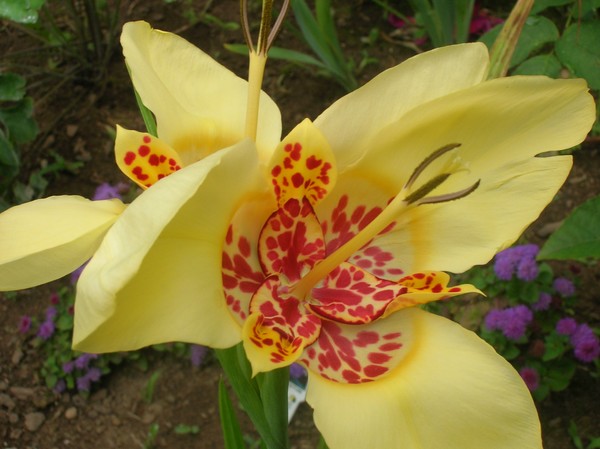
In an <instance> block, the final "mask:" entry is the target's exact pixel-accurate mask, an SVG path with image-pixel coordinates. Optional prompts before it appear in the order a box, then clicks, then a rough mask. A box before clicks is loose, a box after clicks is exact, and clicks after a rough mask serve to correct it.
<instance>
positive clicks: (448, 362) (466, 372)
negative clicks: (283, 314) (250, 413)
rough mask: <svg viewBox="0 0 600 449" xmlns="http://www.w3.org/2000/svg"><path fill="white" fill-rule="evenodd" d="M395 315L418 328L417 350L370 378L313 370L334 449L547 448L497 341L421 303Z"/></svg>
mask: <svg viewBox="0 0 600 449" xmlns="http://www.w3.org/2000/svg"><path fill="white" fill-rule="evenodd" d="M387 320H394V321H395V325H396V327H397V329H398V330H412V332H411V334H412V335H411V337H412V339H413V345H412V346H411V348H410V351H411V352H410V353H409V354H408V355H406V356H405V357H404V358H403V359H401V361H400V363H399V365H398V366H397V367H396V368H395V370H393V371H392V372H391V373H390V374H389V375H388V376H386V377H383V378H381V379H379V380H376V381H374V382H369V383H363V384H344V383H336V382H333V381H329V380H326V379H324V378H322V377H320V376H318V375H315V374H313V373H311V372H310V371H309V381H308V395H307V401H308V403H309V404H310V405H311V406H312V407H313V408H314V419H315V423H316V425H317V427H318V428H319V430H320V431H321V432H322V434H323V436H324V438H325V441H326V442H327V445H328V446H329V448H330V449H364V448H377V449H397V448H407V449H438V448H443V449H481V448H485V449H508V448H510V449H512V448H519V449H541V448H542V442H541V433H540V425H539V420H538V417H537V412H536V409H535V406H534V404H533V401H532V399H531V396H530V394H529V391H528V390H527V387H526V386H525V384H524V383H523V381H522V380H521V378H520V376H519V374H518V373H517V372H516V371H515V370H514V369H513V368H512V366H511V365H510V364H509V363H508V362H507V361H506V360H504V359H503V358H502V357H500V356H499V355H498V354H496V352H495V351H494V349H493V348H492V347H490V346H489V345H488V344H487V343H485V342H484V341H483V340H481V339H480V338H479V337H477V336H476V335H475V334H474V333H472V332H470V331H467V330H466V329H464V328H462V327H461V326H459V325H458V324H456V323H453V322H452V321H449V320H447V319H445V318H442V317H439V316H435V315H432V314H429V313H427V312H424V311H422V310H419V309H406V310H403V311H401V312H398V313H396V314H394V315H392V316H391V317H389V318H387Z"/></svg>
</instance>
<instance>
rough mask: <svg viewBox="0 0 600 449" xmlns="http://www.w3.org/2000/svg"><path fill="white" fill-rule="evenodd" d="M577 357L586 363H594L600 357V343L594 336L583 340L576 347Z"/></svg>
mask: <svg viewBox="0 0 600 449" xmlns="http://www.w3.org/2000/svg"><path fill="white" fill-rule="evenodd" d="M574 352H575V357H576V358H577V359H578V360H579V361H581V362H584V363H590V362H593V361H594V360H596V359H597V358H598V356H599V355H600V342H599V341H598V338H597V337H596V336H595V335H594V337H593V338H588V339H585V340H581V341H580V342H578V343H577V345H576V346H575V351H574Z"/></svg>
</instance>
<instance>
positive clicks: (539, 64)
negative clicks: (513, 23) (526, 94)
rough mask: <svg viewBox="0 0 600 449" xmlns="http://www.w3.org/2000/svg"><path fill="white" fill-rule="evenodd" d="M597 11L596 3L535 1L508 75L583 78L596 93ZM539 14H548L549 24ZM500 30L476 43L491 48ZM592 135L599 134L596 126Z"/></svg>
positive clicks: (599, 74) (599, 2)
mask: <svg viewBox="0 0 600 449" xmlns="http://www.w3.org/2000/svg"><path fill="white" fill-rule="evenodd" d="M598 8H600V0H536V2H535V3H534V6H533V9H532V11H531V15H530V16H529V17H528V18H527V21H526V23H525V26H524V28H523V32H522V34H521V37H520V39H519V42H518V44H517V47H516V49H515V52H514V54H513V56H512V59H511V61H510V69H511V71H510V73H511V74H513V75H546V76H550V77H553V78H561V77H565V76H566V75H567V76H568V75H570V76H572V77H577V78H584V79H585V80H586V81H587V82H588V84H589V86H590V88H591V89H592V90H595V91H599V90H600V70H598V68H599V67H600V47H599V46H598V42H600V22H599V21H598ZM541 13H544V14H551V16H552V17H553V20H550V19H548V18H547V17H545V16H543V15H540V14H541ZM556 17H559V18H561V19H560V20H557V19H556ZM557 25H558V26H557ZM501 27H502V25H498V26H496V27H494V28H493V29H491V30H490V31H489V32H487V33H486V34H484V35H483V36H482V37H481V39H480V40H481V41H482V42H484V43H485V44H486V45H487V46H488V47H489V48H491V46H492V44H493V43H494V41H495V39H496V37H497V36H498V34H499V32H500V29H501ZM597 95H598V92H596V96H597ZM592 132H594V133H599V132H600V125H599V124H598V122H597V123H596V125H595V126H594V128H593V131H592Z"/></svg>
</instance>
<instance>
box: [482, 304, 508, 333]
mask: <svg viewBox="0 0 600 449" xmlns="http://www.w3.org/2000/svg"><path fill="white" fill-rule="evenodd" d="M503 323H504V314H503V311H502V310H498V309H492V310H490V311H489V312H488V314H487V315H486V316H485V327H487V328H488V329H489V330H491V331H496V330H500V329H501V328H502V326H503Z"/></svg>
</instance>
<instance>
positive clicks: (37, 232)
mask: <svg viewBox="0 0 600 449" xmlns="http://www.w3.org/2000/svg"><path fill="white" fill-rule="evenodd" d="M124 209H125V205H124V204H123V203H122V202H121V201H119V200H116V199H113V200H105V201H90V200H87V199H85V198H82V197H79V196H53V197H49V198H44V199H41V200H36V201H32V202H30V203H25V204H22V205H19V206H15V207H13V208H11V209H8V210H7V211H5V212H3V213H2V214H0V290H3V291H6V290H20V289H24V288H29V287H34V286H36V285H40V284H44V283H46V282H50V281H53V280H55V279H58V278H60V277H62V276H64V275H66V274H69V273H71V272H72V271H74V270H75V269H76V268H78V267H80V266H81V265H82V264H83V263H84V262H86V261H87V260H88V259H89V258H90V257H92V255H93V254H94V251H96V249H97V248H98V246H99V245H100V242H101V241H102V238H103V237H104V234H105V233H106V231H107V230H108V229H109V228H110V226H111V225H112V224H113V223H114V221H115V220H116V219H117V218H118V217H119V215H120V214H121V213H122V212H123V210H124Z"/></svg>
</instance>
